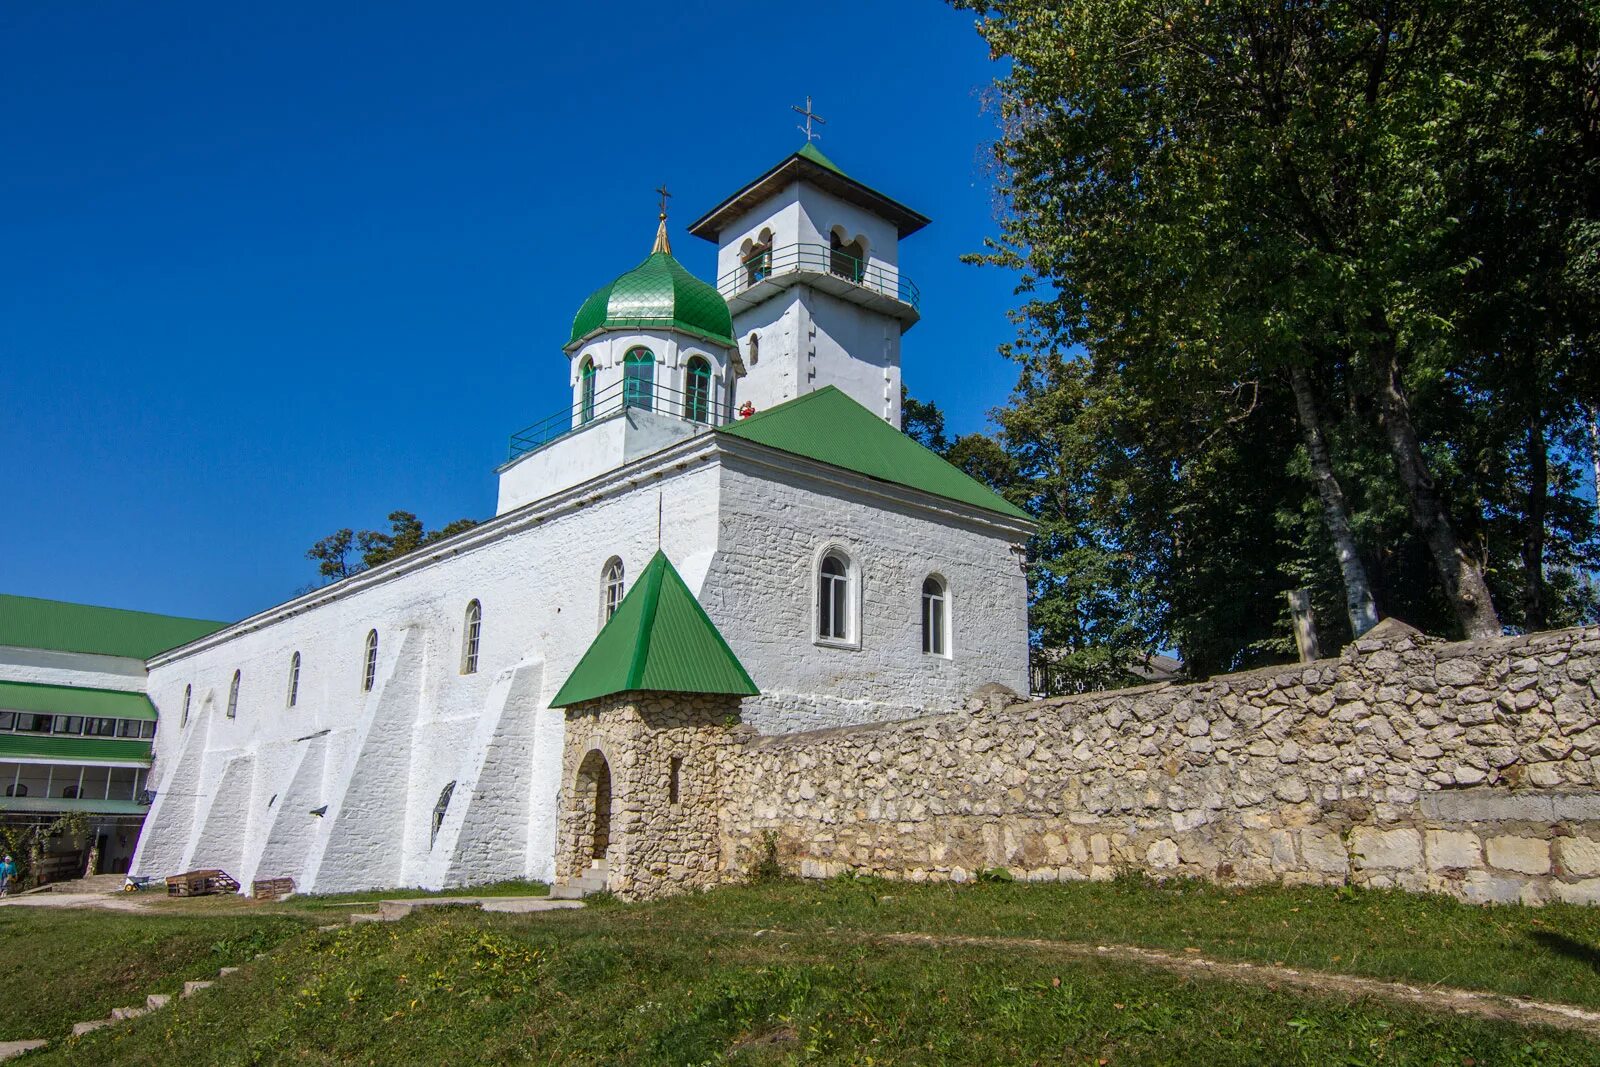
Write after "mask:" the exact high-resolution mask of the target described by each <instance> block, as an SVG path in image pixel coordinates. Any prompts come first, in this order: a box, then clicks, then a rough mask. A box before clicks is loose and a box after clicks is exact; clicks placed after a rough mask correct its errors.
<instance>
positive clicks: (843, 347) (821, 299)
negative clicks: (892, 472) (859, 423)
mask: <svg viewBox="0 0 1600 1067" xmlns="http://www.w3.org/2000/svg"><path fill="white" fill-rule="evenodd" d="M796 292H799V293H801V294H802V297H801V299H802V301H803V302H804V305H805V314H806V318H807V319H808V320H809V321H810V323H811V325H812V329H811V331H810V334H811V336H810V338H809V342H808V345H807V346H806V350H805V351H804V352H802V364H801V375H802V377H803V378H804V380H805V382H806V385H805V389H804V390H803V391H804V392H810V391H811V390H812V389H816V388H819V387H821V386H823V385H834V386H838V387H839V388H840V389H842V390H844V391H845V392H846V393H849V394H850V396H851V397H853V398H854V399H855V400H856V402H857V403H859V404H860V405H861V406H862V407H864V408H866V409H867V410H868V411H870V412H872V413H873V414H874V415H878V416H880V417H881V418H883V419H886V420H887V421H888V422H889V424H890V425H891V426H893V427H894V428H895V429H897V430H898V429H899V428H900V322H899V320H897V319H892V318H890V317H889V316H887V315H880V314H878V313H876V312H871V311H867V310H866V309H864V308H860V307H857V306H856V305H854V304H852V303H850V302H849V301H846V300H841V299H839V298H838V297H836V296H832V295H830V294H828V293H824V292H820V291H818V290H815V289H810V288H805V287H802V288H800V289H798V290H796Z"/></svg>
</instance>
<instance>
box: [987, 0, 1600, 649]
mask: <svg viewBox="0 0 1600 1067" xmlns="http://www.w3.org/2000/svg"><path fill="white" fill-rule="evenodd" d="M957 6H963V7H968V8H972V9H974V10H977V11H979V12H980V13H981V16H982V17H981V20H980V22H979V32H980V33H981V34H982V35H983V37H984V38H985V39H986V40H987V42H988V43H989V46H990V48H991V51H992V53H993V54H994V55H995V56H996V57H997V58H998V57H1005V58H1007V59H1008V60H1009V61H1010V66H1009V70H1010V73H1009V74H1007V75H1006V76H1004V77H1003V78H1001V79H1000V81H999V83H998V90H999V91H998V94H997V99H998V101H999V109H1000V115H1001V119H1002V137H1001V139H1000V140H999V142H998V143H997V145H996V162H997V164H998V174H999V184H1000V192H1001V194H1002V199H1003V202H1004V204H1005V205H1006V211H1005V213H1004V214H1003V216H1002V219H1001V233H1000V235H999V237H998V238H997V239H996V240H995V241H993V242H992V243H991V245H990V247H989V250H988V252H987V253H986V254H984V255H983V256H980V257H976V258H979V259H982V260H985V261H988V262H992V263H998V264H1002V265H1005V266H1008V267H1011V268H1014V269H1016V270H1018V271H1020V272H1021V274H1022V277H1023V285H1022V291H1023V293H1024V294H1025V296H1026V302H1025V303H1024V304H1023V306H1022V307H1021V308H1020V309H1019V310H1018V312H1017V319H1018V321H1019V324H1020V326H1021V331H1020V334H1019V338H1018V340H1017V342H1016V343H1015V344H1014V345H1011V346H1008V349H1007V353H1008V354H1009V355H1011V356H1012V357H1013V358H1015V359H1016V360H1017V361H1018V362H1019V363H1020V364H1021V368H1022V376H1021V382H1020V384H1019V386H1018V389H1017V393H1016V396H1015V397H1014V401H1013V405H1012V406H1011V408H1010V409H1009V410H1008V411H1006V412H1003V413H1001V415H1000V422H1001V426H1002V434H1001V441H1002V443H1003V445H1004V446H1005V448H1006V449H1007V451H1008V452H1010V453H1011V454H1013V455H1015V456H1018V457H1023V462H1022V463H1021V465H1020V469H1021V472H1022V477H1023V478H1024V479H1025V480H1027V481H1028V482H1029V484H1030V486H1031V487H1032V488H1031V489H1030V490H1028V491H1027V492H1026V494H1025V495H1030V496H1031V500H1032V503H1033V504H1034V506H1035V507H1036V509H1038V511H1039V513H1040V514H1041V516H1042V517H1043V518H1044V519H1045V522H1046V531H1047V532H1046V533H1044V534H1042V535H1041V538H1040V545H1039V578H1040V580H1039V581H1038V582H1036V590H1037V596H1038V603H1037V604H1036V610H1035V621H1036V624H1037V625H1036V629H1037V630H1039V631H1040V632H1041V633H1042V634H1043V635H1044V636H1042V637H1041V640H1043V641H1045V642H1047V643H1053V647H1054V646H1055V645H1063V644H1064V645H1070V644H1071V643H1072V641H1073V640H1074V637H1073V634H1074V627H1075V626H1076V625H1077V624H1076V623H1072V622H1069V620H1071V619H1073V618H1075V617H1076V616H1075V614H1074V612H1075V610H1076V609H1081V608H1083V607H1084V606H1085V605H1086V604H1097V605H1098V607H1097V608H1096V610H1095V612H1094V616H1095V618H1096V619H1097V620H1098V622H1097V624H1096V631H1095V636H1094V637H1093V638H1092V639H1091V644H1092V645H1094V647H1099V648H1107V649H1110V650H1111V652H1112V656H1113V658H1115V655H1116V654H1117V651H1118V650H1119V649H1120V648H1121V647H1122V645H1123V644H1126V643H1127V642H1128V641H1129V640H1131V641H1133V643H1143V644H1145V645H1147V646H1148V645H1151V644H1152V643H1156V644H1163V643H1164V644H1165V645H1167V646H1168V647H1177V648H1179V649H1181V650H1182V651H1183V652H1184V654H1185V657H1186V658H1188V659H1190V661H1191V667H1193V668H1195V669H1197V670H1200V671H1205V670H1214V669H1220V668H1223V667H1231V666H1242V665H1245V664H1247V663H1248V662H1250V661H1252V660H1254V659H1259V658H1262V657H1268V656H1273V655H1278V654H1281V653H1282V651H1283V649H1284V647H1285V645H1284V643H1285V642H1286V640H1287V634H1288V630H1287V625H1286V623H1287V620H1286V619H1285V617H1284V613H1283V611H1282V609H1281V607H1280V606H1279V605H1280V603H1281V594H1282V592H1283V590H1284V589H1286V588H1289V587H1292V586H1295V585H1304V586H1307V587H1309V588H1311V589H1312V590H1313V592H1314V595H1315V598H1316V603H1317V607H1318V611H1319V615H1320V616H1321V621H1322V624H1323V626H1324V628H1325V629H1327V628H1328V627H1329V623H1330V621H1332V622H1333V623H1334V624H1335V625H1334V626H1333V628H1334V629H1335V630H1336V631H1338V630H1341V629H1344V628H1346V627H1347V628H1348V629H1344V632H1345V633H1348V632H1350V631H1355V632H1359V631H1360V630H1361V629H1364V628H1365V627H1366V626H1367V625H1370V623H1371V621H1372V620H1373V619H1374V618H1375V617H1376V612H1377V611H1379V610H1382V611H1384V612H1386V613H1392V614H1400V615H1402V616H1404V617H1407V618H1409V619H1411V620H1412V621H1415V622H1418V623H1420V624H1422V625H1424V626H1426V627H1428V628H1430V629H1433V630H1435V631H1441V632H1447V633H1453V634H1467V635H1482V634H1489V633H1495V632H1499V630H1500V628H1501V627H1502V625H1503V624H1509V625H1513V626H1545V625H1554V624H1559V623H1562V622H1568V621H1572V620H1573V619H1575V618H1578V617H1581V616H1582V615H1583V614H1584V612H1585V611H1591V610H1592V606H1591V605H1589V604H1588V603H1587V602H1586V601H1585V595H1584V592H1583V589H1582V587H1581V585H1580V584H1579V583H1578V582H1577V581H1576V580H1575V579H1574V578H1573V575H1574V574H1575V573H1576V572H1578V571H1580V570H1581V569H1582V568H1585V567H1592V566H1593V565H1594V563H1595V544H1594V539H1593V512H1592V511H1590V510H1588V509H1587V508H1585V507H1584V506H1583V505H1582V501H1581V490H1582V466H1583V465H1582V464H1581V462H1580V461H1581V459H1582V458H1583V457H1582V448H1583V440H1582V436H1581V430H1582V428H1583V418H1584V415H1585V412H1586V405H1587V406H1588V410H1592V406H1593V404H1594V401H1595V396H1596V382H1595V378H1596V373H1595V371H1594V370H1593V367H1592V364H1593V363H1594V362H1595V360H1594V358H1593V352H1592V348H1593V340H1592V332H1593V314H1592V310H1593V307H1594V305H1595V296H1596V293H1597V292H1600V285H1596V284H1595V279H1596V278H1597V277H1600V270H1597V269H1596V267H1595V265H1596V264H1597V263H1600V237H1597V236H1596V235H1597V233H1600V225H1597V221H1596V220H1600V196H1597V190H1600V174H1597V171H1596V167H1597V161H1600V154H1597V153H1596V151H1595V146H1596V145H1597V144H1600V137H1597V136H1596V119H1595V115H1596V95H1595V84H1596V78H1595V63H1594V58H1593V57H1594V43H1595V41H1596V36H1597V35H1596V16H1595V12H1594V10H1593V9H1592V8H1591V7H1588V6H1585V5H1581V4H1576V3H1569V4H1559V3H1558V4H1513V3H1499V2H1492V3H1488V4H1459V3H1453V2H1447V0H1423V2H1403V0H1394V2H1385V0H1373V2H1367V3H1340V2H1326V3H1314V2H1304V0H1293V2H1289V3H1274V4H1270V5H1268V4H1262V3H1253V2H1248V0H1247V2H1234V3H1223V4H1218V3H1215V2H1211V0H1165V2H1157V3H1150V2H1139V0H1093V2H1088V3H1079V4H1072V5H1067V4H1062V3H1051V2H1045V0H1001V2H999V3H982V2H975V0H957ZM1077 349H1081V356H1079V357H1078V358H1066V355H1065V354H1068V353H1073V354H1076V353H1075V350H1077ZM1018 492H1019V493H1023V492H1024V491H1023V490H1018ZM1058 516H1059V519H1058V518H1057V517H1058ZM1058 521H1059V522H1061V523H1063V524H1064V525H1065V527H1067V528H1068V529H1067V530H1063V531H1061V532H1059V533H1057V532H1050V526H1051V525H1053V524H1054V523H1056V522H1058ZM1062 534H1065V536H1062ZM1086 551H1089V552H1091V553H1092V560H1088V559H1085V557H1084V553H1085V552H1086ZM1074 567H1077V568H1079V569H1077V570H1076V571H1075V570H1074ZM1075 574H1095V575H1097V576H1098V578H1099V580H1100V581H1102V582H1104V583H1107V585H1106V587H1105V588H1106V593H1105V594H1104V595H1103V596H1098V597H1096V596H1091V595H1090V593H1089V592H1088V591H1085V590H1082V589H1079V590H1077V591H1074V589H1073V587H1074V585H1075V584H1076V583H1075V582H1074V575H1075ZM1552 574H1554V575H1555V579H1554V581H1552V579H1551V577H1550V575H1552ZM1113 634H1127V635H1132V636H1131V637H1129V638H1122V637H1116V638H1114V637H1112V636H1111V635H1113ZM1335 636H1337V634H1336V635H1335Z"/></svg>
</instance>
